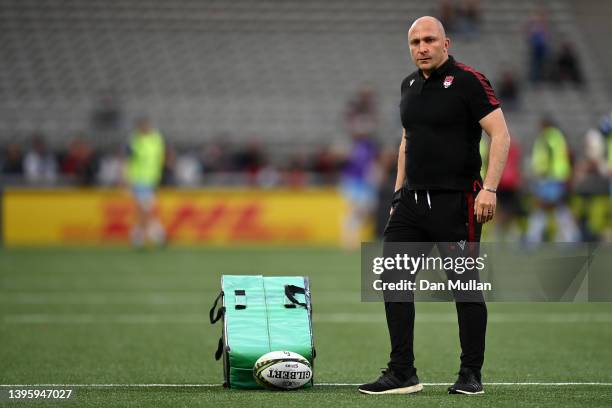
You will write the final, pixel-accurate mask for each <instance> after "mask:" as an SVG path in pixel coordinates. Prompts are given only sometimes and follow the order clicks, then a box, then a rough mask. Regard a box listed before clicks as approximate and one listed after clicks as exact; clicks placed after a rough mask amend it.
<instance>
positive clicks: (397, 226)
mask: <svg viewBox="0 0 612 408" xmlns="http://www.w3.org/2000/svg"><path fill="white" fill-rule="evenodd" d="M476 193H477V192H476V191H470V192H463V191H440V190H430V191H412V190H406V189H403V190H402V197H401V199H400V201H399V203H398V204H397V205H396V206H395V209H394V211H393V214H392V215H391V216H390V217H389V221H388V222H387V226H386V228H385V234H384V242H385V245H384V247H385V249H383V251H386V248H388V247H390V246H392V245H389V244H387V243H391V242H421V243H428V244H429V245H430V248H431V247H433V245H434V244H435V243H437V242H440V243H442V242H461V241H466V242H479V241H480V234H481V230H482V225H481V224H479V223H478V222H476V216H475V215H474V212H473V207H474V199H475V196H476ZM424 245H427V244H424ZM438 248H439V249H440V247H438ZM441 252H442V251H441ZM385 256H387V255H385ZM479 295H480V297H481V295H482V294H479ZM456 299H457V298H456ZM455 306H456V309H457V318H458V322H459V339H460V343H461V367H462V368H463V367H467V368H470V369H472V370H475V371H477V372H480V369H481V368H482V365H483V362H484V351H485V333H486V328H487V308H486V305H485V303H484V300H480V301H456V302H455ZM385 312H386V316H387V325H388V328H389V335H390V337H391V356H390V357H391V360H390V361H389V368H391V369H392V370H393V371H394V372H395V373H398V374H400V375H401V374H403V375H406V376H410V375H412V374H413V373H415V372H416V371H415V368H414V353H413V342H414V316H415V306H414V302H413V301H408V302H404V301H400V302H398V301H394V302H385Z"/></svg>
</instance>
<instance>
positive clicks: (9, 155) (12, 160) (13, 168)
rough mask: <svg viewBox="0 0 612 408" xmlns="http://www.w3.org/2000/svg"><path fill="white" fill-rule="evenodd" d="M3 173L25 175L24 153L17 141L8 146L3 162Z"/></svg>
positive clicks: (0, 163)
mask: <svg viewBox="0 0 612 408" xmlns="http://www.w3.org/2000/svg"><path fill="white" fill-rule="evenodd" d="M0 165H1V166H2V174H3V175H6V176H22V175H23V155H22V153H21V147H19V145H18V144H16V143H10V144H9V145H8V146H6V149H5V151H4V157H3V158H2V162H0Z"/></svg>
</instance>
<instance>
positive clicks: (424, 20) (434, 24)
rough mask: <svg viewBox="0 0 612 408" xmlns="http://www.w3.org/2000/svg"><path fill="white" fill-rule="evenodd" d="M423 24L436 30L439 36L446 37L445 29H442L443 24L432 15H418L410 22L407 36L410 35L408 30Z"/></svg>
mask: <svg viewBox="0 0 612 408" xmlns="http://www.w3.org/2000/svg"><path fill="white" fill-rule="evenodd" d="M423 26H426V27H428V28H432V29H433V30H437V31H438V33H439V34H440V37H442V38H446V31H445V30H444V26H443V25H442V22H441V21H440V20H438V19H437V18H435V17H432V16H423V17H419V18H417V19H416V20H414V23H412V25H411V26H410V29H409V30H408V36H409V37H410V32H411V31H412V30H414V29H419V28H421V27H423Z"/></svg>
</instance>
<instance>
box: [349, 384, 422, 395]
mask: <svg viewBox="0 0 612 408" xmlns="http://www.w3.org/2000/svg"><path fill="white" fill-rule="evenodd" d="M422 390H423V384H417V385H413V386H410V387H404V388H393V389H391V390H387V391H379V392H375V391H366V390H359V392H360V393H362V394H412V393H414V392H419V391H422Z"/></svg>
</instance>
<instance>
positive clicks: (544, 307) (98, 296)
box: [0, 248, 612, 407]
mask: <svg viewBox="0 0 612 408" xmlns="http://www.w3.org/2000/svg"><path fill="white" fill-rule="evenodd" d="M359 266H360V256H359V253H358V252H345V251H342V250H335V249H307V248H275V249H273V248H234V249H221V248H218V249H215V248H168V249H165V250H148V251H134V250H131V249H122V248H100V249H93V248H92V249H10V250H9V249H5V250H2V251H0V345H1V347H0V384H4V385H6V384H26V385H27V384H51V383H52V384H118V385H117V386H113V387H104V388H101V387H74V397H73V399H72V400H69V401H59V402H52V401H44V402H43V401H38V402H35V403H33V404H36V405H37V406H39V405H40V404H54V405H74V406H79V407H81V406H83V407H88V406H100V407H109V406H126V405H129V404H133V405H134V406H145V405H148V406H158V407H165V406H168V407H178V406H215V407H220V406H228V407H229V406H231V407H240V406H289V405H293V406H335V407H345V406H346V407H348V406H359V407H361V406H380V405H381V404H382V405H383V406H384V405H391V404H392V405H393V406H397V404H406V405H407V406H411V407H412V406H415V407H420V406H471V407H478V406H485V405H486V406H495V407H497V406H527V407H529V406H533V407H536V406H551V407H552V406H589V407H594V406H608V407H609V406H611V405H612V386H610V385H584V384H581V385H571V386H570V385H564V386H561V385H485V390H486V394H485V395H484V396H476V397H461V396H450V395H447V394H446V393H445V389H446V387H445V386H442V385H430V386H425V389H424V391H423V392H422V393H419V394H418V395H408V396H407V395H400V396H365V395H361V394H359V393H358V392H357V391H356V387H355V386H332V385H318V386H317V385H315V387H314V388H313V389H310V390H301V391H294V392H269V391H249V392H246V391H237V390H225V389H222V388H221V387H220V386H214V384H220V383H221V380H222V367H221V364H220V362H216V361H215V360H214V359H213V353H214V351H215V349H216V345H217V341H218V339H219V335H220V330H221V328H220V326H219V325H215V326H211V325H210V323H208V321H207V319H208V310H209V308H210V306H211V304H212V302H213V300H214V298H215V296H216V294H217V293H218V291H219V281H220V277H221V275H222V274H266V275H308V276H309V277H310V279H311V285H312V300H313V307H314V319H315V322H314V336H315V345H316V348H317V360H316V364H315V381H316V383H319V384H320V383H329V384H338V383H343V384H344V383H347V384H358V383H361V382H365V381H369V380H373V379H375V378H376V377H377V376H378V374H379V369H380V368H381V367H384V366H385V364H386V362H387V358H388V353H389V340H388V336H387V331H386V324H385V321H384V313H383V305H382V304H380V303H361V302H360V292H359V290H360V286H359V285H360V268H359ZM454 313H455V311H454V305H453V304H449V303H435V304H434V303H419V304H417V323H416V335H415V354H416V365H417V368H418V370H419V377H420V379H421V381H422V382H424V383H449V382H452V381H454V379H455V376H456V372H457V370H458V355H459V344H458V333H457V331H458V329H457V324H456V323H455V314H454ZM489 319H490V323H489V327H488V336H487V354H486V361H485V367H484V369H483V380H484V381H485V383H500V382H504V383H525V382H533V383H538V382H553V383H557V382H579V383H582V382H603V383H612V347H610V344H612V304H606V303H592V304H567V303H563V304H554V303H548V304H543V303H541V304H527V303H523V304H520V303H516V304H507V303H506V304H499V303H498V304H493V303H492V304H489ZM120 384H196V385H203V384H206V385H207V386H197V387H172V388H171V387H159V386H156V387H153V386H148V387H122V386H119V385H120ZM208 385H213V386H208ZM22 388H23V387H22ZM6 391H7V388H6V387H0V395H1V397H0V404H8V405H13V406H26V405H28V402H25V401H13V402H10V401H8V400H7V398H6Z"/></svg>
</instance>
